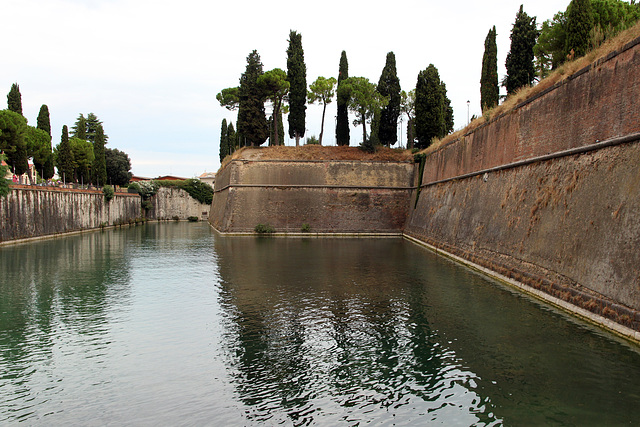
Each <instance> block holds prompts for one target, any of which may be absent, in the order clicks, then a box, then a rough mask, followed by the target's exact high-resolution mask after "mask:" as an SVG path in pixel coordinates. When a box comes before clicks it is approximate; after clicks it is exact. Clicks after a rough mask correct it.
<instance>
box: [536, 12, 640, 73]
mask: <svg viewBox="0 0 640 427" xmlns="http://www.w3.org/2000/svg"><path fill="white" fill-rule="evenodd" d="M580 3H583V4H581V5H580V7H577V6H578V5H577V4H575V6H576V7H574V6H573V5H574V2H571V3H570V4H569V6H568V7H567V9H566V10H565V11H560V12H558V13H556V14H555V15H554V17H553V19H552V20H547V21H545V22H543V24H542V29H541V32H540V36H539V37H538V42H537V43H536V45H535V47H534V53H535V58H536V71H537V73H538V75H539V76H540V77H541V78H543V77H546V76H547V75H548V74H549V73H550V71H551V70H555V69H556V68H558V67H559V66H560V65H561V64H562V63H563V62H565V61H566V60H567V59H570V58H572V57H574V56H579V55H580V53H579V49H576V48H575V47H573V46H570V45H573V44H575V43H579V44H583V45H584V46H586V47H587V48H596V47H598V46H600V44H602V43H603V42H604V41H606V40H607V39H610V38H611V37H614V36H616V35H617V34H618V33H619V32H620V31H623V30H626V29H627V28H629V27H631V26H633V25H634V24H635V23H636V22H638V20H640V5H638V4H637V3H636V4H634V3H633V2H632V3H627V2H625V1H622V0H591V1H589V2H588V3H589V5H587V4H586V2H580ZM572 9H573V12H571V13H572V14H573V16H574V20H573V24H574V27H573V28H574V30H573V31H574V36H573V37H574V38H575V40H574V41H569V38H568V37H569V31H570V30H569V15H570V11H571V10H572ZM586 9H591V14H590V15H591V18H592V20H593V22H592V24H591V26H590V28H589V30H588V32H587V34H586V36H585V35H584V33H582V34H583V36H580V35H578V33H580V32H581V31H582V30H581V29H580V26H579V25H578V26H576V24H579V23H581V22H582V23H584V20H582V19H580V16H582V17H585V16H586V15H585V14H584V10H586ZM587 19H588V18H587ZM572 49H573V55H572V54H571V50H572Z"/></svg>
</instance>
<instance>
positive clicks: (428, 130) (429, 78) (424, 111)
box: [415, 64, 446, 148]
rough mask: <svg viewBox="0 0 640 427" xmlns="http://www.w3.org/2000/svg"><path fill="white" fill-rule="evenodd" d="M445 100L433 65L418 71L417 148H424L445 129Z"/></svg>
mask: <svg viewBox="0 0 640 427" xmlns="http://www.w3.org/2000/svg"><path fill="white" fill-rule="evenodd" d="M444 105H445V100H444V93H443V90H442V85H441V84H440V75H439V74H438V69H437V68H436V67H435V66H434V65H433V64H429V66H428V67H427V68H426V69H425V70H422V71H420V73H419V74H418V81H417V83H416V105H415V109H416V118H415V131H416V137H417V138H418V143H417V144H416V147H417V148H426V147H428V146H429V145H431V140H432V139H433V138H437V137H439V136H441V135H442V132H443V129H445V126H446V125H445V108H444Z"/></svg>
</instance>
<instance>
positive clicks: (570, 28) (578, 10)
mask: <svg viewBox="0 0 640 427" xmlns="http://www.w3.org/2000/svg"><path fill="white" fill-rule="evenodd" d="M592 28H593V13H592V11H591V0H572V1H571V3H569V7H568V8H567V35H566V41H565V43H566V45H565V52H567V54H571V55H573V56H575V57H576V58H577V57H580V56H583V55H584V54H586V53H587V50H588V49H589V43H590V41H591V37H590V36H589V33H590V32H591V29H592ZM572 51H573V52H572Z"/></svg>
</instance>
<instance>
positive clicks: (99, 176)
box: [92, 124, 107, 185]
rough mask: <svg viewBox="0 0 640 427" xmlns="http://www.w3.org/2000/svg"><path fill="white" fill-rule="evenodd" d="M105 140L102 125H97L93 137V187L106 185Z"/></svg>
mask: <svg viewBox="0 0 640 427" xmlns="http://www.w3.org/2000/svg"><path fill="white" fill-rule="evenodd" d="M105 139H106V138H105V134H104V130H103V129H102V125H101V124H98V125H97V126H96V130H95V132H94V135H93V156H94V158H93V166H92V169H93V171H92V175H93V179H92V181H93V183H94V184H95V185H105V184H106V183H107V163H106V160H105V155H104V146H105V144H106V141H105Z"/></svg>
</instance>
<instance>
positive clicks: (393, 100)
mask: <svg viewBox="0 0 640 427" xmlns="http://www.w3.org/2000/svg"><path fill="white" fill-rule="evenodd" d="M378 92H380V94H381V95H382V96H384V97H387V98H389V103H388V104H387V106H386V107H384V108H383V109H382V110H380V122H379V128H378V138H379V139H380V142H381V143H382V144H384V145H387V146H391V145H393V144H395V143H396V142H397V141H398V117H399V116H400V79H399V78H398V73H397V71H396V56H395V54H394V53H393V52H389V53H387V61H386V63H385V66H384V69H383V70H382V74H381V75H380V80H379V81H378Z"/></svg>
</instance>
